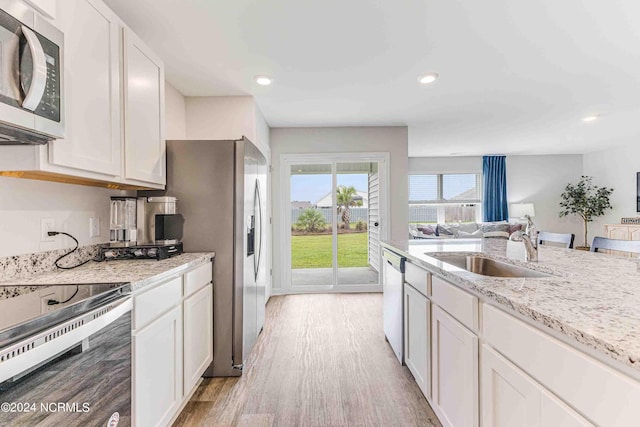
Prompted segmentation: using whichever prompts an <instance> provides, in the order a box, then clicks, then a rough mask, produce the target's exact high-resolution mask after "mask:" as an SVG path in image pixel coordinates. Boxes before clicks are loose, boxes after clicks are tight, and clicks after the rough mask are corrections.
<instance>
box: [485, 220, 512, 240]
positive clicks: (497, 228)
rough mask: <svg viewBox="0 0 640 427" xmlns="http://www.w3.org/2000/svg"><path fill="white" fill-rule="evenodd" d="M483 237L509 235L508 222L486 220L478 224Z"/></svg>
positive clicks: (506, 236) (505, 236)
mask: <svg viewBox="0 0 640 427" xmlns="http://www.w3.org/2000/svg"><path fill="white" fill-rule="evenodd" d="M480 230H482V236H483V237H504V238H508V237H509V224H507V223H491V222H486V223H483V224H482V225H481V226H480Z"/></svg>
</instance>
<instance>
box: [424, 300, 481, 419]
mask: <svg viewBox="0 0 640 427" xmlns="http://www.w3.org/2000/svg"><path fill="white" fill-rule="evenodd" d="M432 315H433V318H432V322H433V323H432V337H431V338H432V340H431V344H432V350H431V351H432V363H433V370H432V374H433V384H432V385H433V388H432V406H433V410H434V411H435V413H436V415H438V418H439V419H440V421H441V422H442V424H443V425H445V426H455V427H463V426H473V427H475V426H477V425H478V417H479V415H478V337H477V336H476V335H475V334H474V333H472V332H471V331H469V330H468V329H467V328H465V327H464V326H463V325H462V324H461V323H460V322H458V321H457V320H455V319H454V318H453V317H451V316H450V315H449V314H447V313H446V312H445V311H444V310H442V309H441V308H440V307H438V306H435V305H434V306H433V312H432Z"/></svg>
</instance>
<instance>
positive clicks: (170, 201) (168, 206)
mask: <svg viewBox="0 0 640 427" xmlns="http://www.w3.org/2000/svg"><path fill="white" fill-rule="evenodd" d="M137 207H138V214H137V217H138V244H139V245H175V244H177V243H179V242H180V240H182V225H183V223H184V219H183V218H182V215H180V214H179V213H178V199H176V198H175V197H171V196H160V197H138V203H137Z"/></svg>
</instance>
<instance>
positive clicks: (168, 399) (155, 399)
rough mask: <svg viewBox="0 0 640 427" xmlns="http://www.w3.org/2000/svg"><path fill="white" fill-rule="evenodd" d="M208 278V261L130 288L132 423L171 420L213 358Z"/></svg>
mask: <svg viewBox="0 0 640 427" xmlns="http://www.w3.org/2000/svg"><path fill="white" fill-rule="evenodd" d="M212 281H213V265H212V264H211V263H206V264H203V265H200V266H199V267H196V268H195V269H192V270H190V271H187V272H185V273H184V274H180V275H176V276H173V277H170V278H168V279H163V280H160V281H158V282H157V284H150V285H147V286H146V287H145V288H143V289H142V290H140V291H139V292H137V293H134V296H133V331H132V336H133V355H132V365H133V366H132V373H133V378H132V382H133V386H132V390H133V392H132V399H131V400H132V402H131V403H132V418H133V426H134V427H164V426H168V425H170V424H171V423H172V422H173V421H174V420H175V419H176V418H177V416H178V415H179V412H180V410H181V409H182V408H183V407H184V405H186V403H187V401H188V400H189V398H190V397H191V394H192V393H193V391H194V390H195V388H196V386H197V384H198V381H199V380H200V377H201V376H202V374H203V373H204V371H205V370H206V369H207V367H208V366H209V364H210V363H211V361H212V360H213V285H212V284H211V283H212Z"/></svg>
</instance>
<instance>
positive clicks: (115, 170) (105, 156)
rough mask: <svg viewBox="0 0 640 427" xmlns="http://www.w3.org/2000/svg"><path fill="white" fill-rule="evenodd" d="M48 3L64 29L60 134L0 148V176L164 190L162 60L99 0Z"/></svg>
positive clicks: (61, 28) (66, 0)
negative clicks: (35, 143) (48, 139)
mask: <svg viewBox="0 0 640 427" xmlns="http://www.w3.org/2000/svg"><path fill="white" fill-rule="evenodd" d="M36 3H38V4H39V3H42V5H49V6H50V5H55V4H56V3H57V7H56V9H55V11H56V13H55V14H53V15H51V16H55V20H53V24H54V25H55V26H56V27H58V28H60V30H61V31H62V32H63V33H64V43H65V45H64V50H63V55H64V76H63V79H64V88H65V89H64V96H65V99H64V103H65V120H66V125H65V138H64V139H59V140H56V141H53V142H50V143H49V144H48V145H44V146H7V147H0V175H4V176H14V177H23V178H35V179H45V180H50V181H60V182H69V183H75V184H85V185H97V186H103V187H109V188H122V189H149V188H155V189H164V185H165V182H166V178H165V168H166V166H165V163H166V153H165V140H164V84H165V82H164V64H163V63H162V61H161V60H160V59H159V58H158V57H157V56H156V55H155V54H154V53H153V52H152V51H151V50H150V49H149V48H148V47H147V46H146V45H145V44H144V43H143V42H142V41H141V40H140V39H139V38H138V37H137V36H136V35H135V34H134V33H133V32H132V31H131V30H130V29H129V28H128V27H127V26H126V25H125V24H124V23H123V22H122V20H121V19H120V18H119V17H118V16H117V15H116V14H115V13H114V12H113V11H112V10H111V9H110V8H109V7H108V6H107V5H106V4H105V3H104V2H103V1H102V0H65V1H58V2H55V1H54V2H47V1H44V0H42V1H35V0H34V1H33V2H31V3H30V4H32V5H35V4H36Z"/></svg>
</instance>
